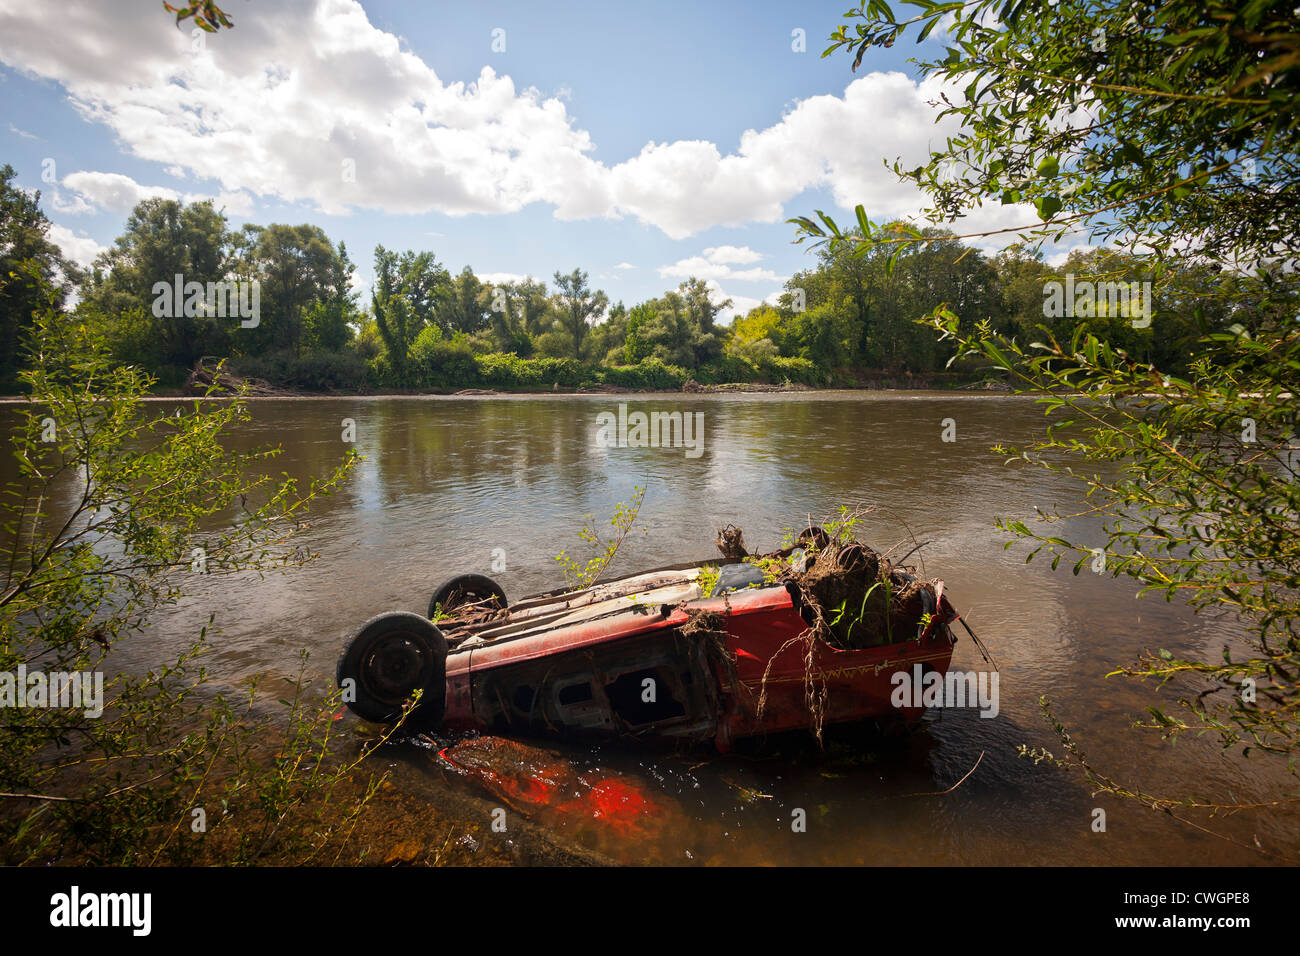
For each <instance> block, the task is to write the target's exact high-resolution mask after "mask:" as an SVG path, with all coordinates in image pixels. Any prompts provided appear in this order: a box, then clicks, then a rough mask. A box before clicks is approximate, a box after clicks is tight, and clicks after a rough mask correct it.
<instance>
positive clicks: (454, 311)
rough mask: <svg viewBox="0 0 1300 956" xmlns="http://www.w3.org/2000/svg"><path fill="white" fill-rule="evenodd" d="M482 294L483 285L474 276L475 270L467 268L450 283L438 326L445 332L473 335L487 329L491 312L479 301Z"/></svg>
mask: <svg viewBox="0 0 1300 956" xmlns="http://www.w3.org/2000/svg"><path fill="white" fill-rule="evenodd" d="M482 293H483V283H481V282H479V280H478V277H477V276H476V275H474V270H473V269H471V268H470V267H469V266H466V267H465V268H464V269H462V270H461V271H460V275H458V276H456V278H455V279H454V280H451V281H450V283H449V285H448V288H447V293H446V296H445V298H444V300H443V303H442V307H441V308H440V309H439V310H438V325H439V326H440V327H441V328H442V330H443V332H445V333H447V334H449V335H454V334H455V333H457V332H464V333H465V334H467V335H473V334H474V333H475V332H481V331H482V330H483V329H485V328H487V325H488V316H489V314H490V312H489V310H488V309H487V308H485V305H486V303H484V302H481V301H479V300H480V297H481V295H482Z"/></svg>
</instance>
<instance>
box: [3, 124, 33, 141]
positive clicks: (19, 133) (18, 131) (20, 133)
mask: <svg viewBox="0 0 1300 956" xmlns="http://www.w3.org/2000/svg"><path fill="white" fill-rule="evenodd" d="M9 132H11V133H13V134H14V135H15V136H21V137H22V138H23V139H40V137H39V136H37V135H36V134H35V133H29V132H27V130H25V129H19V128H18V127H17V126H15V125H14V124H13V123H10V124H9Z"/></svg>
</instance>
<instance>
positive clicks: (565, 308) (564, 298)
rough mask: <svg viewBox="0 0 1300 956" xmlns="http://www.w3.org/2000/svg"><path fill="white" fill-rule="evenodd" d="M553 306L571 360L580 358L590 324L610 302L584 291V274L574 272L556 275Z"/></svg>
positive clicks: (606, 298) (599, 295)
mask: <svg viewBox="0 0 1300 956" xmlns="http://www.w3.org/2000/svg"><path fill="white" fill-rule="evenodd" d="M555 288H556V292H555V304H556V309H557V311H558V312H559V313H560V325H561V326H562V327H563V329H564V331H565V333H566V334H567V335H568V336H569V337H570V338H571V339H572V341H573V357H574V358H578V359H580V358H582V346H583V343H584V342H585V341H586V339H587V333H588V332H589V331H591V325H592V322H594V321H595V320H596V318H598V317H599V316H600V314H601V313H602V312H604V311H605V307H606V306H607V305H608V304H609V299H608V297H607V296H606V295H605V293H604V292H601V291H599V290H598V291H596V292H592V291H591V289H589V288H588V287H587V273H585V272H583V271H582V270H581V269H574V270H573V271H572V272H570V273H569V274H568V275H564V274H563V273H560V272H557V273H555Z"/></svg>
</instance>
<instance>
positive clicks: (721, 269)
mask: <svg viewBox="0 0 1300 956" xmlns="http://www.w3.org/2000/svg"><path fill="white" fill-rule="evenodd" d="M761 258H763V256H762V253H759V252H755V251H754V250H753V249H751V248H749V247H748V246H714V247H712V248H709V249H705V250H704V253H703V254H702V255H698V256H689V257H688V258H685V259H678V260H677V261H676V262H674V263H672V264H671V265H666V266H660V267H659V274H660V275H661V276H664V277H671V278H679V279H686V278H689V277H691V276H695V277H696V278H698V279H706V280H707V279H738V280H740V281H742V282H784V281H785V279H786V277H785V276H778V275H777V274H776V273H775V272H773V271H772V270H771V269H760V268H753V269H733V268H732V267H731V264H732V263H751V262H757V261H758V260H759V259H761Z"/></svg>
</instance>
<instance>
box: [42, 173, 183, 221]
mask: <svg viewBox="0 0 1300 956" xmlns="http://www.w3.org/2000/svg"><path fill="white" fill-rule="evenodd" d="M63 186H64V187H65V188H67V189H71V190H72V191H73V192H75V193H77V194H78V197H77V198H79V199H81V200H82V202H83V203H88V204H89V205H91V206H93V207H96V208H99V209H107V210H108V211H109V212H115V213H119V214H121V215H126V214H127V213H129V212H130V211H131V210H132V209H134V208H135V204H136V203H138V202H140V201H141V200H142V199H153V198H155V197H157V198H162V199H180V198H181V194H180V193H178V192H177V191H176V190H174V189H168V188H167V187H166V186H142V185H140V184H139V183H137V182H136V181H135V180H134V179H132V178H131V177H130V176H123V175H122V174H121V173H99V172H86V171H84V170H83V171H81V172H76V173H69V174H68V175H66V176H64V177H63Z"/></svg>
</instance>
